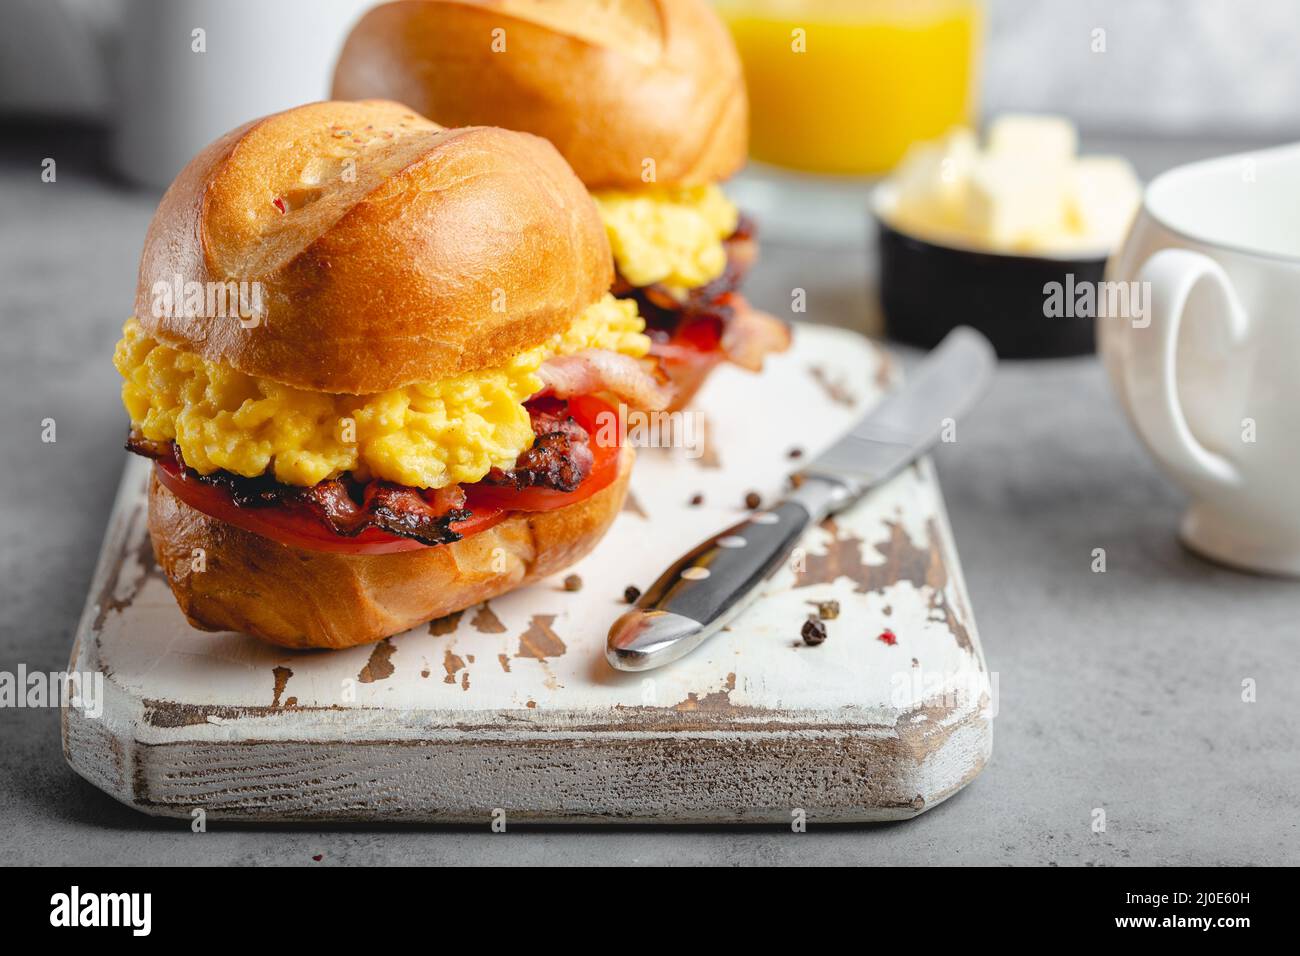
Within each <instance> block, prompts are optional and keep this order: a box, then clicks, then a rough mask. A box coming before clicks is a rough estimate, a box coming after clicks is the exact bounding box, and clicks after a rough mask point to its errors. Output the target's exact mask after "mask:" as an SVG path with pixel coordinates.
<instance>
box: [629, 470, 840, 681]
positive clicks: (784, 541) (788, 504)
mask: <svg viewBox="0 0 1300 956" xmlns="http://www.w3.org/2000/svg"><path fill="white" fill-rule="evenodd" d="M804 488H805V489H807V490H806V491H804V493H803V494H799V493H798V492H796V493H795V494H794V495H791V496H789V497H787V498H786V499H785V500H784V501H782V502H781V503H780V504H777V505H774V506H773V507H772V508H769V509H767V510H765V511H759V512H757V513H755V514H754V515H753V516H751V517H750V518H748V519H746V520H745V521H742V522H740V523H739V524H737V525H733V526H732V527H730V528H728V529H727V530H726V531H723V532H722V533H721V534H718V535H715V536H714V537H712V538H709V539H708V540H707V541H705V542H703V543H702V544H700V545H699V546H698V547H696V548H694V549H693V550H692V551H690V552H688V553H687V554H685V555H683V556H682V557H681V558H679V559H678V560H677V561H676V563H674V564H673V565H672V567H670V568H669V569H668V570H667V571H665V572H664V573H663V574H662V575H661V576H660V577H659V580H657V581H655V583H654V584H653V585H651V586H650V589H649V590H647V591H646V592H645V594H643V595H642V596H641V599H640V600H639V601H637V602H636V607H634V608H633V609H632V610H630V611H628V612H627V613H626V614H624V615H623V616H622V617H620V618H619V619H618V620H617V621H615V622H614V626H613V627H611V628H610V631H609V641H608V643H607V645H606V649H605V657H606V659H607V660H608V661H609V663H610V664H611V665H612V666H613V667H615V668H617V669H618V670H622V671H644V670H650V669H652V668H655V667H662V666H663V665H664V664H670V663H672V662H673V661H675V660H677V659H678V658H680V657H682V656H684V655H686V654H688V653H690V652H691V651H692V650H694V649H695V648H696V647H698V646H699V645H700V644H702V643H703V642H704V641H705V640H707V639H708V638H709V637H711V636H712V635H713V634H714V633H716V632H717V631H718V630H720V629H721V628H722V627H723V626H725V625H726V624H727V622H728V621H730V620H731V619H732V618H734V617H735V616H736V615H737V614H739V613H740V612H741V611H742V610H743V609H744V608H745V606H746V605H748V604H749V602H750V601H751V600H752V599H753V598H754V597H755V596H756V595H757V594H758V592H759V588H760V585H761V584H762V583H763V581H764V580H766V579H767V578H768V577H769V576H770V575H771V574H772V573H773V572H774V571H775V570H776V569H777V568H778V567H779V566H780V565H781V562H782V561H783V560H784V559H785V557H786V556H787V555H788V554H789V553H790V550H791V549H792V548H793V547H794V546H795V544H796V542H797V541H798V540H799V537H800V536H801V535H802V534H803V533H804V531H805V530H807V528H808V526H809V525H810V524H811V523H812V522H813V521H820V520H821V518H822V517H824V515H825V512H826V509H827V507H828V505H829V503H830V502H831V501H832V500H833V499H834V498H835V496H836V490H835V489H834V488H833V487H830V486H826V485H823V484H822V483H821V482H808V483H806V484H805V486H804ZM802 490H803V489H801V491H802Z"/></svg>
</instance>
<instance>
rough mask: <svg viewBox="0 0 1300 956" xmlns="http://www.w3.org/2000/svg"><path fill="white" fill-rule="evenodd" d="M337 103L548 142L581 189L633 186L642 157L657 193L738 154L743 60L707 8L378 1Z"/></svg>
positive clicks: (351, 54)
mask: <svg viewBox="0 0 1300 956" xmlns="http://www.w3.org/2000/svg"><path fill="white" fill-rule="evenodd" d="M494 31H495V32H494ZM501 31H504V32H501ZM502 43H504V49H501V44H502ZM494 44H495V49H494ZM334 96H335V97H336V98H339V99H354V98H358V97H363V96H382V97H386V98H390V99H395V100H399V101H401V102H403V103H406V104H408V105H410V106H411V107H412V108H414V109H416V110H417V111H419V112H420V113H423V114H424V115H425V116H428V117H431V118H432V119H434V120H436V121H437V122H440V123H445V124H447V125H449V126H460V125H466V124H471V123H487V124H490V125H493V126H504V127H506V128H508V129H521V130H527V131H529V132H532V133H536V134H538V135H540V136H545V137H546V138H547V139H549V140H550V141H551V142H553V143H554V144H555V145H556V147H557V148H558V149H559V150H560V152H561V153H563V154H564V157H565V159H567V160H568V161H569V163H570V164H571V165H572V166H573V169H574V171H575V172H577V174H578V176H579V178H581V179H582V181H583V182H584V183H586V184H587V186H588V188H590V189H636V188H641V187H643V186H644V185H645V184H646V182H647V180H646V179H645V177H644V166H643V164H644V161H645V160H647V159H652V160H654V163H655V178H654V181H655V182H657V183H658V184H660V185H665V186H672V185H687V186H691V185H702V184H705V183H710V182H716V181H718V180H720V179H725V178H726V177H728V176H730V175H731V174H732V173H734V172H735V171H736V170H737V169H739V168H740V166H741V165H742V164H743V163H744V161H745V153H746V150H747V148H748V143H747V141H748V123H749V105H748V100H747V98H746V94H745V83H744V76H743V74H742V72H741V66H740V58H739V56H738V55H737V53H736V49H735V45H734V44H733V43H732V40H731V37H730V35H729V33H728V32H727V29H726V27H725V26H724V25H723V24H722V22H721V21H720V20H719V19H718V17H717V15H716V14H715V13H714V11H713V9H712V8H711V7H710V6H709V4H708V3H707V2H706V0H614V2H609V3H605V4H603V5H600V6H593V5H592V4H590V3H586V2H579V0H403V2H399V3H387V4H383V5H381V6H378V7H375V8H374V9H372V10H371V11H370V12H369V13H367V14H366V15H365V16H364V17H362V19H361V21H360V22H359V23H358V24H357V25H356V27H355V28H353V31H352V33H351V35H350V36H349V37H348V39H347V41H346V43H345V44H344V47H343V52H342V54H341V55H340V57H339V62H338V65H337V67H336V68H335V73H334Z"/></svg>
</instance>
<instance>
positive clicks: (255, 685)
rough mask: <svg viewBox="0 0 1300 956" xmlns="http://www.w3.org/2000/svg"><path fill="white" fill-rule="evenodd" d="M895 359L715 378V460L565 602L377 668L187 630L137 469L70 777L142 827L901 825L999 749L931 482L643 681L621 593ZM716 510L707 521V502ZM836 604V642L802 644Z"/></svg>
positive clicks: (912, 483)
mask: <svg viewBox="0 0 1300 956" xmlns="http://www.w3.org/2000/svg"><path fill="white" fill-rule="evenodd" d="M891 367H892V366H891V365H890V364H889V361H888V356H887V355H886V354H885V353H883V352H880V351H878V350H877V349H876V348H875V347H874V346H872V345H871V344H870V343H868V342H867V341H866V340H865V339H862V338H860V337H858V336H855V335H853V334H851V333H848V332H843V331H839V330H834V329H828V328H823V327H815V326H804V327H800V328H799V329H798V330H797V334H796V338H795V346H794V348H793V349H792V350H791V351H790V352H789V353H787V354H785V355H782V356H778V357H777V358H775V359H773V360H770V362H769V367H768V369H767V371H766V372H765V373H764V374H763V375H761V376H754V375H748V374H746V373H743V372H741V371H738V370H736V369H732V368H722V369H720V370H719V371H718V372H717V374H716V375H715V376H714V378H713V379H712V380H711V381H710V382H709V384H708V385H707V386H706V388H705V390H704V391H703V392H702V393H701V394H700V396H699V397H698V398H697V400H696V402H695V404H694V409H696V410H700V411H702V412H703V414H704V416H705V417H706V418H707V423H708V424H707V432H708V440H707V442H706V443H705V447H704V449H703V454H702V455H698V456H696V457H691V456H690V455H689V454H688V453H687V452H686V451H684V450H683V449H680V448H675V449H663V448H649V449H644V450H642V451H641V453H640V457H639V460H638V462H637V468H636V471H635V473H634V476H633V481H632V495H631V497H630V498H629V501H628V504H627V506H626V507H625V508H624V510H623V512H622V513H621V514H620V515H619V517H618V520H617V521H616V522H615V524H614V527H613V529H612V530H611V531H610V533H609V535H608V536H607V537H606V538H605V539H604V541H602V542H601V544H600V546H599V547H598V548H597V549H596V551H595V552H594V553H593V554H591V555H590V556H589V557H588V558H586V559H585V560H584V561H582V562H581V563H580V564H579V565H577V566H576V567H574V568H573V569H572V571H573V572H575V573H577V574H579V575H580V576H581V577H582V580H583V587H582V589H581V590H580V591H577V592H570V591H565V590H564V589H563V588H562V587H561V583H560V582H561V580H562V578H563V575H559V576H557V577H556V578H554V579H551V580H549V581H545V582H541V583H539V584H537V585H535V586H532V587H529V588H526V589H523V590H520V591H516V592H514V593H512V594H509V595H507V596H505V597H503V598H499V599H496V600H493V601H491V602H490V603H489V604H488V605H483V606H479V607H477V608H472V609H470V610H468V611H466V612H464V613H463V614H461V615H458V616H453V617H452V618H449V619H442V620H439V621H435V622H433V624H431V625H429V626H427V627H422V628H419V629H416V630H413V631H410V632H408V633H406V634H403V635H400V636H398V637H394V638H391V639H389V640H387V641H384V642H382V643H380V644H378V645H374V646H372V647H361V648H355V649H351V650H346V651H334V652H293V651H286V650H284V649H281V648H277V647H273V646H270V645H266V644H262V643H260V642H258V641H256V640H254V639H252V638H249V637H245V636H242V635H237V634H209V633H204V632H200V631H196V630H193V629H192V628H190V627H189V626H188V625H187V624H186V622H185V620H184V618H183V617H182V616H181V614H180V612H179V611H178V610H177V608H176V606H175V604H174V603H173V601H172V597H171V594H170V592H169V591H168V589H167V585H166V582H165V580H164V579H163V578H162V576H161V572H160V571H159V570H158V568H157V567H156V565H155V564H154V561H153V557H152V554H151V552H150V547H149V540H148V534H147V531H146V529H145V494H144V490H145V478H146V476H147V469H148V465H147V463H146V462H144V461H143V460H140V459H135V458H133V459H131V461H130V463H129V464H128V467H127V468H126V471H125V474H124V477H123V482H122V487H121V489H120V491H119V494H118V498H117V502H116V504H115V506H114V510H113V514H112V518H111V520H110V522H109V529H108V533H107V537H106V539H105V542H104V549H103V553H102V554H101V557H100V563H99V567H98V570H97V571H96V574H95V578H94V581H93V584H92V588H91V592H90V594H89V596H88V599H87V605H86V610H85V613H84V614H83V617H82V620H81V624H80V626H79V628H78V632H77V635H76V641H75V644H74V647H73V651H72V660H71V664H70V670H72V671H75V672H78V673H91V672H95V671H99V672H102V673H103V674H104V677H105V680H104V706H103V709H102V714H99V715H93V714H91V713H88V712H87V711H86V710H85V709H79V708H77V707H69V708H66V709H65V711H64V724H63V732H64V750H65V753H66V755H67V759H68V761H69V763H70V764H71V765H72V766H73V767H74V768H75V769H76V770H77V771H78V772H79V773H80V774H82V775H83V776H84V777H86V778H87V779H88V780H90V781H91V782H92V783H94V784H95V785H96V786H99V787H100V788H102V789H104V790H105V791H107V792H108V793H110V794H112V795H113V796H115V797H117V798H118V799H119V800H122V801H123V802H125V803H127V804H129V805H131V806H134V807H137V808H139V809H141V810H143V811H145V812H147V813H152V814H160V815H168V816H189V815H190V813H191V811H192V810H193V809H194V808H199V807H201V808H203V809H204V810H205V811H206V812H207V814H208V816H209V817H210V818H216V819H221V818H226V819H242V820H260V821H303V820H340V821H360V820H368V821H441V822H472V823H487V822H488V821H489V819H490V818H491V815H492V813H493V811H494V810H499V811H504V813H505V816H506V819H507V820H508V821H517V822H524V821H532V822H538V821H554V822H560V821H564V822H574V821H605V822H615V821H637V822H664V823H686V822H782V823H789V822H790V820H791V816H792V814H793V813H794V812H795V811H797V810H802V811H804V812H805V813H806V814H807V818H808V819H809V820H810V821H816V822H827V821H860V820H888V819H900V818H906V817H910V816H914V815H915V814H917V813H919V812H921V811H922V810H925V809H927V808H929V807H931V806H933V805H935V804H936V803H938V802H940V801H941V800H943V799H945V798H946V797H948V796H949V795H951V794H952V793H954V792H956V791H957V790H958V789H960V788H961V787H963V786H964V785H965V784H967V783H969V782H970V781H971V780H972V779H973V778H974V777H975V776H976V775H977V774H978V773H979V771H980V770H981V768H982V767H983V765H984V763H985V761H986V759H987V757H988V755H989V753H990V749H991V746H992V709H991V704H990V697H991V695H990V692H989V682H988V679H987V674H986V671H985V667H984V660H983V654H982V652H981V650H980V644H979V638H978V636H977V634H976V629H975V622H974V620H973V618H972V616H971V612H970V608H969V601H968V599H967V595H966V591H965V585H964V583H963V581H962V577H961V571H960V567H959V565H958V563H957V557H956V553H955V551H954V549H953V544H952V538H951V532H950V530H949V527H948V522H947V518H946V516H945V514H944V510H943V503H942V498H941V496H940V492H939V487H938V483H937V482H936V480H935V476H934V472H933V469H932V467H931V465H930V463H929V461H928V460H926V461H922V462H920V463H919V464H918V465H917V466H915V467H913V468H910V469H908V470H907V471H906V472H904V473H903V474H902V475H900V476H899V477H898V478H897V479H895V480H894V481H892V482H890V483H889V484H888V485H887V486H885V487H882V488H880V489H878V490H877V491H875V492H873V493H872V494H871V495H870V496H869V497H868V498H867V499H866V500H865V501H864V502H862V503H861V504H860V505H858V506H857V507H855V508H854V509H852V510H851V511H849V512H847V513H845V514H843V515H841V516H839V517H838V518H837V519H835V521H834V522H831V523H828V524H827V525H825V526H823V527H821V528H817V529H814V530H813V531H811V532H810V533H809V535H808V537H807V539H806V541H805V542H804V545H805V549H804V551H805V553H804V556H803V559H802V560H803V565H802V569H800V568H799V567H798V565H797V561H798V555H797V554H796V558H795V562H792V566H791V567H788V568H786V569H783V570H782V571H781V572H779V573H778V575H777V576H776V577H774V578H773V579H772V580H771V581H770V582H769V583H768V586H767V588H766V590H765V592H764V595H763V596H762V597H761V598H760V600H759V602H758V603H757V604H755V605H754V607H753V608H752V609H751V610H750V611H748V612H747V613H746V614H745V615H744V616H743V617H742V618H740V619H739V620H738V621H737V622H736V623H735V624H734V625H733V626H732V627H731V628H730V629H729V630H728V631H727V632H725V633H723V634H722V635H720V636H718V637H717V638H715V639H714V640H713V641H712V642H710V643H709V644H707V645H705V647H703V648H702V649H701V650H699V651H697V652H696V653H694V654H692V655H691V656H689V657H688V658H686V659H685V660H683V661H681V662H679V663H677V664H675V665H673V666H671V667H669V668H665V669H662V670H659V671H654V672H650V673H647V674H620V673H616V672H614V671H612V670H611V669H610V668H609V667H608V665H607V664H606V663H605V661H604V659H603V656H602V649H603V647H604V641H605V634H606V631H607V629H608V626H609V624H610V622H611V621H612V620H613V619H614V618H615V617H616V616H617V615H618V614H619V613H621V612H622V611H623V610H624V609H625V605H624V604H623V601H622V595H623V591H624V589H625V587H627V585H629V584H635V585H638V586H639V587H641V588H642V589H644V588H645V587H646V586H647V585H648V584H649V583H650V582H651V581H652V580H653V579H654V578H655V576H656V575H657V574H658V572H659V571H660V570H661V569H662V568H663V567H664V566H665V565H666V564H667V563H668V562H669V561H670V560H671V559H673V558H675V557H677V556H678V555H679V554H680V553H681V552H682V551H684V550H685V549H686V548H687V547H689V546H691V545H693V544H695V543H696V542H697V541H698V540H699V539H700V538H702V537H704V536H705V535H708V534H711V533H713V532H715V531H718V530H720V529H721V528H723V527H726V526H727V525H730V524H732V523H734V522H735V521H737V520H738V519H739V518H740V517H741V515H742V513H743V508H744V504H743V502H744V497H745V493H746V492H747V491H750V490H753V491H757V492H759V493H760V494H761V495H762V496H763V498H764V500H771V499H772V498H774V497H776V496H777V495H778V494H779V493H780V491H781V488H782V484H783V479H784V475H785V474H786V472H787V471H788V470H789V469H790V468H791V466H792V464H793V463H792V462H791V460H790V459H789V458H788V454H787V453H788V451H789V449H791V448H792V447H799V448H801V449H802V450H803V451H804V453H805V454H806V455H811V454H815V453H816V451H818V450H819V449H820V448H822V447H824V446H825V445H826V444H828V443H829V442H830V441H831V440H832V439H833V438H834V437H835V436H837V435H838V434H839V433H840V432H841V431H843V429H844V428H845V427H846V426H847V425H848V424H849V423H850V422H851V421H852V420H854V419H855V417H856V416H858V415H859V414H860V413H861V412H862V410H864V409H865V408H866V407H867V406H868V405H870V404H871V403H873V402H875V401H876V400H878V398H879V396H880V394H881V390H882V388H884V387H885V386H887V385H888V384H889V383H890V381H891V378H892V373H891V371H890V369H891ZM697 493H698V494H702V495H703V496H704V502H703V504H700V505H696V506H693V505H691V504H690V503H689V502H690V499H691V498H692V496H693V495H695V494H697ZM831 599H834V600H837V601H838V602H839V605H840V615H839V617H838V618H837V619H835V620H831V621H827V622H826V626H827V629H828V632H829V638H828V640H827V641H826V642H825V643H824V644H822V645H820V646H818V647H809V646H807V645H805V644H804V643H803V642H802V641H801V640H800V636H799V632H800V627H801V626H802V624H803V622H804V621H805V620H806V618H807V616H808V614H809V613H810V611H812V610H813V608H812V603H811V602H816V601H825V600H831Z"/></svg>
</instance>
